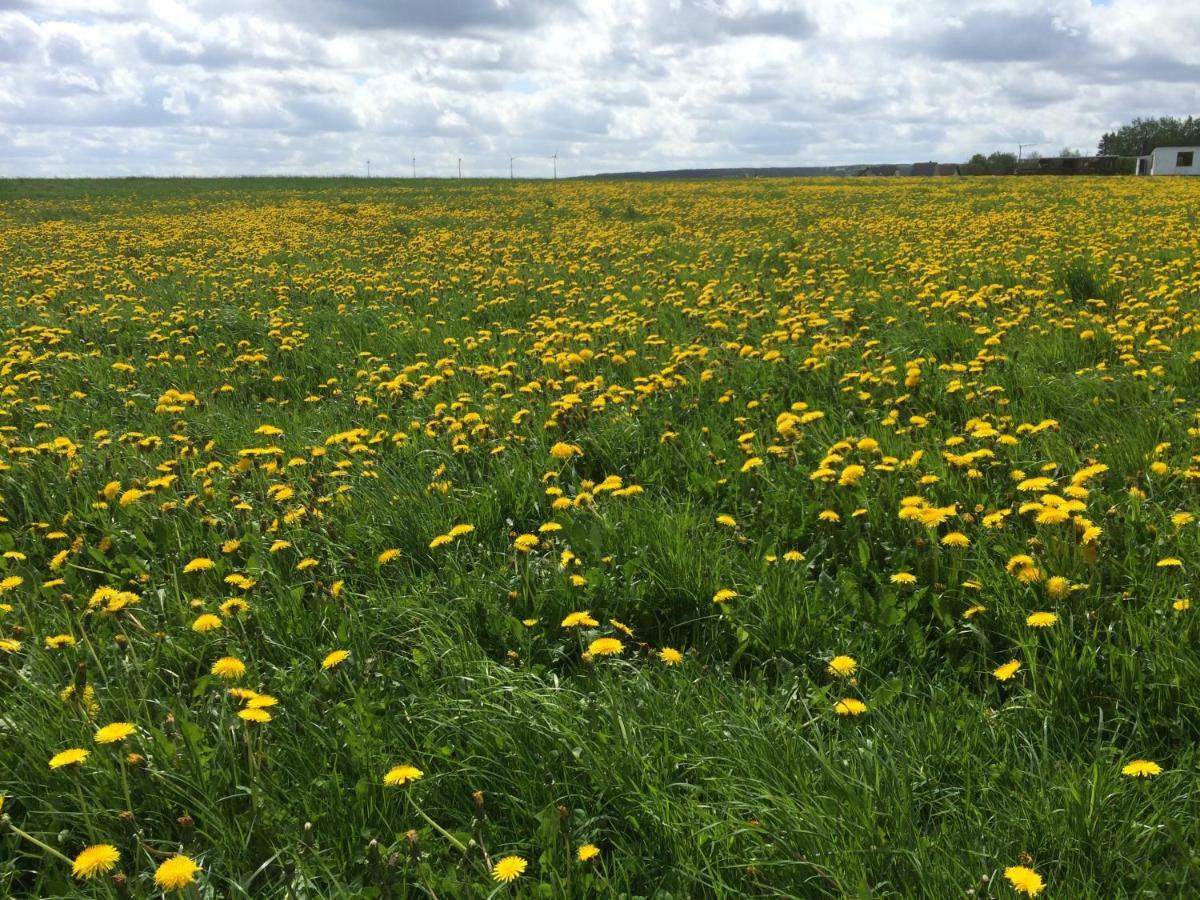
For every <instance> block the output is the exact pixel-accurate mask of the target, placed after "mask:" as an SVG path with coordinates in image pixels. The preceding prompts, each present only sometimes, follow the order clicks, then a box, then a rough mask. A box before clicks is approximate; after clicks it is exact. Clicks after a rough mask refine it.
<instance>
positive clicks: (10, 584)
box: [0, 575, 25, 594]
mask: <svg viewBox="0 0 1200 900" xmlns="http://www.w3.org/2000/svg"><path fill="white" fill-rule="evenodd" d="M24 583H25V579H24V578H22V577H21V576H20V575H9V576H8V577H7V578H4V579H0V594H7V593H8V592H9V591H11V590H12V589H13V588H19V587H20V586H21V585H23V584H24Z"/></svg>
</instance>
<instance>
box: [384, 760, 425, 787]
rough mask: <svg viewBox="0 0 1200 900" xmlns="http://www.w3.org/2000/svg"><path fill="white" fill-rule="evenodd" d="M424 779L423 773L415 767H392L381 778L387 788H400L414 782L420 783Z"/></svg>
mask: <svg viewBox="0 0 1200 900" xmlns="http://www.w3.org/2000/svg"><path fill="white" fill-rule="evenodd" d="M424 777H425V773H424V772H422V771H421V770H420V769H418V768H417V767H416V766H409V765H401V766H392V767H391V768H390V769H388V770H387V773H386V774H385V775H384V776H383V783H384V784H386V785H388V786H389V787H402V786H404V785H406V784H411V783H412V782H414V781H420V780H421V779H422V778H424Z"/></svg>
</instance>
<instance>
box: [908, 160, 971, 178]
mask: <svg viewBox="0 0 1200 900" xmlns="http://www.w3.org/2000/svg"><path fill="white" fill-rule="evenodd" d="M909 174H911V175H919V176H929V175H959V174H961V172H960V169H959V166H958V165H957V164H956V163H936V162H920V163H913V164H912V168H911V169H910V170H909Z"/></svg>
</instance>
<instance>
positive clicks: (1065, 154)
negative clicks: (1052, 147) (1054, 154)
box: [1058, 147, 1083, 159]
mask: <svg viewBox="0 0 1200 900" xmlns="http://www.w3.org/2000/svg"><path fill="white" fill-rule="evenodd" d="M1058 155H1059V156H1061V157H1062V158H1063V159H1078V158H1079V157H1081V156H1083V154H1082V153H1080V152H1079V151H1078V150H1072V149H1071V148H1070V147H1063V148H1062V149H1061V150H1059V151H1058Z"/></svg>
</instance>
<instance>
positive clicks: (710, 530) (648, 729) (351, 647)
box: [0, 178, 1200, 898]
mask: <svg viewBox="0 0 1200 900" xmlns="http://www.w3.org/2000/svg"><path fill="white" fill-rule="evenodd" d="M0 260H2V265H0V342H2V343H0V383H2V389H0V495H2V502H0V551H2V557H0V794H2V795H3V809H2V814H3V827H2V829H0V830H3V832H4V834H3V835H0V894H2V895H3V896H10V897H38V898H50V897H121V896H133V897H151V896H162V895H163V894H164V893H165V894H167V895H169V896H180V897H203V898H218V897H219V898H225V897H230V898H238V897H240V898H274V897H289V898H317V897H322V898H323V897H355V898H410V897H412V898H416V897H430V898H432V897H438V898H456V897H493V896H495V897H506V896H513V897H517V896H520V897H545V898H551V897H581V898H582V897H601V896H604V897H610V896H611V897H627V898H634V897H655V898H690V897H744V896H753V897H804V898H808V897H814V898H840V897H905V898H908V897H930V898H947V897H963V896H973V897H976V898H1012V897H1023V896H1035V895H1040V896H1042V897H1043V898H1068V897H1076V898H1085V897H1105V898H1117V897H1140V898H1150V897H1163V898H1165V897H1185V896H1195V895H1197V893H1200V792H1198V787H1200V785H1198V779H1197V775H1198V768H1197V767H1198V764H1200V753H1198V751H1197V738H1198V737H1200V709H1198V706H1197V703H1198V702H1200V656H1198V655H1197V649H1196V648H1197V639H1198V637H1200V626H1198V625H1197V620H1196V617H1197V616H1198V615H1200V608H1194V607H1193V605H1192V603H1191V599H1190V598H1191V597H1192V596H1193V594H1194V593H1195V591H1196V585H1195V579H1194V575H1193V568H1192V567H1193V566H1200V557H1198V556H1197V551H1198V549H1200V521H1198V520H1197V516H1200V496H1198V493H1197V491H1198V488H1200V455H1198V454H1200V449H1198V445H1200V330H1198V329H1200V179H1195V180H1187V179H1151V178H1145V179H1133V178H1112V179H1085V178H1073V179H1072V178H1065V179H1052V178H1047V179H1017V178H1000V179H992V178H975V179H962V180H959V179H949V178H947V179H923V180H910V179H843V180H795V181H770V180H761V181H760V180H748V181H726V182H707V183H705V182H694V183H692V182H685V183H653V182H644V183H620V182H566V181H564V182H558V183H548V182H544V183H520V182H518V183H516V184H509V183H507V182H459V183H455V182H440V183H439V182H432V181H410V182H404V181H384V180H373V181H367V180H362V179H357V180H355V179H345V180H311V181H310V180H286V179H262V180H211V181H111V182H84V181H77V182H72V181H63V182H45V181H42V182H38V181H9V182H3V183H0ZM1197 600H1198V601H1200V597H1198V598H1197Z"/></svg>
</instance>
